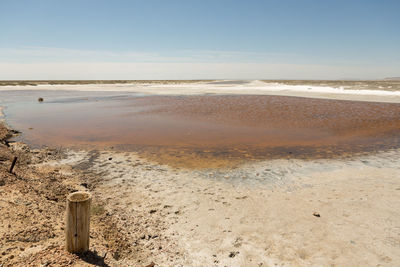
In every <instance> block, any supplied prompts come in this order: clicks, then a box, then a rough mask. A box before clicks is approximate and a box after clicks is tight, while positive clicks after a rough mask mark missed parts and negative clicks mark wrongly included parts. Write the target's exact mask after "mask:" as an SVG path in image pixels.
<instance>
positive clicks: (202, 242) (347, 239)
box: [46, 150, 400, 266]
mask: <svg viewBox="0 0 400 267" xmlns="http://www.w3.org/2000/svg"><path fill="white" fill-rule="evenodd" d="M89 157H90V156H89V154H88V152H85V151H70V152H69V156H68V158H67V159H65V160H64V161H61V162H49V163H46V164H52V165H59V166H60V165H65V166H69V165H77V164H79V163H85V162H88V159H89ZM110 157H112V160H109V158H110ZM92 162H93V165H92V166H91V167H90V168H89V171H94V172H98V173H101V177H102V180H103V182H102V183H101V185H100V186H99V187H97V189H96V192H100V194H99V197H101V198H104V199H106V202H107V203H108V204H107V206H106V209H107V210H108V211H109V212H110V213H111V214H113V215H115V216H119V217H120V218H123V219H122V221H123V222H124V226H125V227H126V228H127V232H128V231H130V232H132V233H134V232H135V231H138V229H141V231H144V233H145V234H146V235H147V234H153V235H154V232H152V231H153V225H151V224H149V225H144V226H143V225H141V226H138V225H133V224H131V223H130V222H131V221H133V218H135V216H136V214H143V212H146V211H148V212H150V211H151V210H153V212H154V213H153V215H152V216H154V217H155V218H158V219H159V220H160V221H162V222H163V223H165V227H164V228H165V230H164V231H163V232H162V233H157V234H160V235H162V236H168V238H170V239H171V240H174V241H175V242H171V244H172V243H175V244H178V245H168V244H162V246H163V247H162V249H161V250H160V251H159V253H155V254H156V256H155V257H154V258H152V259H149V262H150V261H154V262H155V263H157V265H158V266H274V264H277V265H278V266H283V265H284V266H378V265H379V266H399V265H400V209H399V207H400V179H399V178H400V168H399V166H400V150H398V151H388V152H385V153H380V154H377V155H370V156H363V157H358V158H354V159H352V160H348V159H347V160H314V161H302V160H272V161H264V162H259V163H252V164H247V165H243V166H241V167H239V168H236V169H229V170H225V171H224V170H219V171H218V170H215V169H214V170H201V171H199V170H187V169H173V168H171V167H168V166H160V165H157V164H156V163H152V162H149V161H147V160H145V159H142V158H139V157H138V156H137V154H135V153H133V152H130V153H125V152H124V153H118V152H112V151H103V152H101V153H100V155H99V156H98V157H96V158H93V155H92ZM314 212H317V213H319V214H320V216H321V217H316V216H313V213H314ZM143 229H144V230H143ZM128 238H129V237H128ZM155 240H156V241H154V240H153V241H151V240H150V241H147V240H146V239H144V241H143V242H145V243H146V242H149V245H151V246H155V245H154V244H157V243H154V242H157V239H155ZM134 241H135V240H133V239H132V240H131V242H134ZM150 242H152V243H150ZM160 244H161V243H160ZM156 246H158V245H156ZM160 246H161V245H160ZM155 249H157V248H155ZM176 253H179V254H176ZM121 264H122V266H125V265H132V264H133V265H134V264H135V262H134V261H129V260H126V261H125V262H121Z"/></svg>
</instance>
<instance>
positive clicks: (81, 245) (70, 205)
mask: <svg viewBox="0 0 400 267" xmlns="http://www.w3.org/2000/svg"><path fill="white" fill-rule="evenodd" d="M91 199H92V197H91V195H90V194H89V193H87V192H75V193H72V194H69V195H68V197H67V218H66V224H67V225H66V228H65V239H66V249H67V251H69V252H71V253H82V252H85V251H88V250H89V228H90V202H91Z"/></svg>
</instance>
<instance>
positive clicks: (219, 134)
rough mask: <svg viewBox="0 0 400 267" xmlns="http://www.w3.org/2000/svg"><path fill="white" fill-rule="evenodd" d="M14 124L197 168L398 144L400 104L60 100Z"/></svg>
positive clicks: (57, 138)
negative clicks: (85, 102) (83, 102)
mask: <svg viewBox="0 0 400 267" xmlns="http://www.w3.org/2000/svg"><path fill="white" fill-rule="evenodd" d="M64 105H65V104H64ZM27 114H28V115H27ZM15 122H16V123H17V124H18V123H19V125H22V126H23V127H28V126H29V127H30V126H32V127H33V128H34V130H33V131H26V134H25V136H24V137H25V138H26V139H27V141H28V142H31V143H33V144H46V145H53V146H54V145H65V146H98V147H109V146H114V147H116V148H119V149H125V150H137V151H139V152H140V153H142V155H144V156H146V157H148V158H150V159H152V160H156V161H158V162H160V163H166V164H170V165H175V166H186V167H194V168H196V167H200V168H201V167H219V166H220V167H222V166H227V165H232V164H233V165H235V164H237V163H240V162H243V161H247V160H258V159H269V158H288V157H294V158H310V159H312V158H330V157H338V156H339V157H341V156H348V155H353V154H355V153H366V152H373V151H380V150H387V149H391V148H398V147H399V146H400V104H393V103H373V102H356V101H342V100H322V99H309V98H298V97H286V96H251V95H241V96H232V95H225V96H221V95H219V96H216V95H206V96H204V95H202V96H151V97H135V98H128V99H123V100H118V101H115V102H114V103H113V104H112V105H108V106H107V105H106V106H105V105H104V104H103V103H99V104H94V105H81V106H78V107H77V108H76V109H71V108H70V107H68V106H65V107H63V106H62V105H61V104H60V105H58V106H49V107H48V109H46V113H44V112H42V111H37V110H32V112H31V113H28V112H26V113H25V117H24V118H20V119H19V120H18V119H17V120H15ZM28 122H29V125H28V124H27V123H28Z"/></svg>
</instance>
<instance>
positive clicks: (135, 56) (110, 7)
mask: <svg viewBox="0 0 400 267" xmlns="http://www.w3.org/2000/svg"><path fill="white" fill-rule="evenodd" d="M398 14H400V1H395V0H393V1H385V0H375V1H371V0H363V1H361V0H357V1H356V0H347V1H341V0H336V1H319V0H314V1H311V0H303V1H301V0H292V1H286V0H276V1H272V0H271V1H267V0H265V1H259V0H247V1H244V0H243V1H238V0H237V1H233V0H231V1H227V0H213V1H211V0H201V1H200V0H198V1H194V0H180V1H177V0H169V1H166V0H163V1H161V0H159V1H153V0H146V1H134V0H132V1H121V0H114V1H111V0H109V1H102V0H80V1H74V0H69V1H67V0H65V1H59V0H47V1H44V0H43V1H41V0H36V1H22V0H21V1H20V0H0V33H1V34H0V79H169V78H170V79H202V78H210V79H215V78H220V79H224V78H228V79H234V78H237V79H272V78H277V79H285V78H287V79H301V78H304V79H341V78H354V79H355V78H361V79H376V78H384V77H387V76H400V16H399V15H398Z"/></svg>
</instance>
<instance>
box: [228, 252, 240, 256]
mask: <svg viewBox="0 0 400 267" xmlns="http://www.w3.org/2000/svg"><path fill="white" fill-rule="evenodd" d="M237 254H239V251H232V252H231V253H229V258H234V257H235V256H236V255H237Z"/></svg>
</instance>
